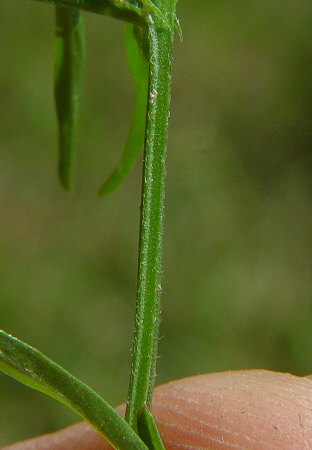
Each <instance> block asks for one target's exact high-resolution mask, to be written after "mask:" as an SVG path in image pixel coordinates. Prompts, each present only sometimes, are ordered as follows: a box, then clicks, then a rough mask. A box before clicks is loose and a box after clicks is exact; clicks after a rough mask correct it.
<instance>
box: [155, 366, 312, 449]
mask: <svg viewBox="0 0 312 450" xmlns="http://www.w3.org/2000/svg"><path fill="white" fill-rule="evenodd" d="M260 374H261V375H263V374H264V375H265V377H263V378H264V381H267V380H266V378H267V375H270V374H269V372H263V371H261V372H260ZM229 375H231V376H232V375H234V378H237V377H238V378H239V376H240V374H239V373H238V374H237V375H236V374H233V373H231V374H226V375H224V376H223V379H222V380H221V381H222V382H218V383H215V384H214V383H213V378H214V377H215V375H212V376H211V377H208V379H209V380H210V379H211V380H212V381H211V382H210V381H209V382H206V383H201V384H200V386H201V389H200V390H198V386H197V384H198V382H199V381H200V377H197V380H194V383H193V384H192V386H191V388H189V386H188V385H187V384H186V385H184V386H183V388H182V389H180V386H175V389H174V391H173V392H171V393H170V394H169V395H168V397H169V398H170V397H171V398H170V400H171V401H173V399H174V396H175V394H177V393H179V397H180V396H181V394H182V391H184V392H188V393H189V392H190V391H191V392H192V394H194V393H195V394H196V395H198V394H199V395H205V396H207V395H209V396H210V397H211V396H212V397H215V398H216V399H217V400H220V395H219V392H217V393H216V392H208V393H207V390H206V391H204V390H203V389H202V386H206V387H208V388H209V391H210V390H211V389H212V388H215V390H216V391H218V390H219V389H220V386H224V388H225V389H226V388H230V393H231V395H230V397H232V396H233V392H235V394H236V395H237V393H238V392H239V393H240V394H241V393H243V394H246V392H247V393H250V390H251V393H252V392H253V387H254V380H255V379H256V380H257V379H259V378H260V377H259V373H256V372H247V375H244V374H243V376H242V377H241V378H245V379H246V376H247V377H249V378H251V381H250V380H249V382H248V383H245V384H247V385H248V389H246V388H245V386H243V387H241V389H238V390H237V386H236V383H235V390H234V389H233V386H232V384H233V383H231V384H230V386H229V385H227V386H226V384H225V383H224V378H227V377H228V376H229ZM281 377H282V378H284V379H285V377H287V378H290V379H291V381H296V380H297V378H296V377H292V376H288V375H279V374H277V375H276V379H277V381H278V384H280V383H279V378H281ZM260 380H261V378H260ZM225 381H226V380H225ZM309 383H310V381H309V382H308V383H305V384H306V385H307V387H310V384H309ZM271 384H272V383H271ZM274 384H276V383H273V386H272V385H269V390H270V391H271V392H270V394H269V395H267V394H266V398H265V402H264V403H265V404H266V405H265V404H264V406H263V407H262V409H263V410H264V411H267V409H268V406H269V407H270V418H269V419H268V420H263V419H262V420H261V424H262V425H263V424H264V422H266V425H267V426H270V427H272V420H271V419H272V416H273V417H274V418H275V419H276V418H278V419H279V421H280V420H281V419H284V417H283V416H284V415H283V414H282V413H281V412H277V411H271V408H274V407H275V409H276V407H279V408H281V407H282V410H285V406H287V403H288V404H289V403H290V401H292V400H296V403H298V402H297V398H296V397H295V394H294V392H293V389H291V388H287V391H288V392H290V393H291V397H292V398H291V399H290V400H289V399H288V402H286V404H285V401H284V398H283V397H284V395H283V396H281V395H280V394H279V392H276V391H277V389H276V388H275V386H274ZM261 385H263V383H258V382H257V386H258V388H259V387H262V386H261ZM278 387H280V386H278ZM272 388H273V391H272ZM301 390H302V389H301ZM226 394H227V395H228V391H226ZM182 395H183V394H182ZM270 395H274V396H275V397H277V398H275V399H274V400H273V401H271V399H270V398H269V397H270ZM281 397H282V400H283V402H281ZM161 399H162V400H163V401H164V400H165V396H164V393H161ZM237 400H239V402H240V403H241V404H244V403H245V405H246V403H247V402H246V400H241V399H235V404H236V403H237ZM256 400H258V401H259V395H258V396H256ZM183 401H184V399H183ZM191 401H194V399H192V400H191ZM195 402H198V404H203V403H204V401H203V400H202V399H201V400H200V401H199V400H198V399H195ZM279 402H280V403H282V404H280V403H279ZM187 403H188V404H189V403H190V402H189V401H187ZM299 403H301V402H299ZM303 403H305V402H303ZM250 405H251V402H248V404H247V406H248V408H250ZM261 406H262V405H261ZM265 406H266V408H265ZM296 406H297V405H296ZM302 406H304V407H305V405H302ZM221 407H222V405H221ZM258 408H259V403H258V404H257V412H258ZM231 409H233V408H231ZM288 409H289V408H288ZM227 410H228V411H229V408H228V407H227ZM223 413H224V409H223ZM283 413H284V411H283ZM245 414H246V416H248V415H249V416H251V414H250V410H249V411H248V412H245ZM223 415H224V414H223ZM252 415H253V416H254V417H255V418H256V419H257V418H258V416H259V414H257V415H254V414H252ZM285 420H287V419H285ZM250 425H252V424H250V423H249V427H250ZM285 425H286V428H287V422H285V424H284V426H285ZM253 428H254V426H253ZM288 429H289V430H291V433H290V434H289V433H285V429H284V434H283V440H284V441H285V440H286V441H288V444H290V443H292V445H294V442H295V441H294V436H293V434H294V432H295V431H296V427H295V426H290V425H288ZM274 430H275V434H280V430H279V428H278V427H276V428H274ZM263 431H265V434H268V433H272V430H267V429H265V430H263ZM276 432H277V433H276ZM297 433H298V430H297ZM257 439H258V441H259V438H258V437H257ZM276 439H278V436H276ZM285 444H286V443H285ZM271 448H272V446H271ZM277 448H278V447H277ZM279 448H280V447H279ZM289 448H293V447H289Z"/></svg>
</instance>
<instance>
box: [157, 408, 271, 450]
mask: <svg viewBox="0 0 312 450" xmlns="http://www.w3.org/2000/svg"><path fill="white" fill-rule="evenodd" d="M170 408H171V409H172V410H174V411H175V413H176V415H175V417H176V418H177V417H178V416H179V415H180V416H181V418H187V420H188V422H195V425H196V424H201V425H203V426H204V428H205V430H203V431H202V433H203V432H205V436H206V435H209V429H210V430H214V431H218V432H222V433H225V434H227V435H229V436H231V437H233V436H235V437H236V438H244V439H246V440H247V441H249V442H251V443H255V444H257V443H262V444H264V442H265V441H263V440H259V438H254V437H252V436H248V435H246V432H244V433H242V432H241V433H239V432H236V431H234V430H233V429H231V430H227V429H226V428H224V427H220V426H217V425H213V424H211V423H207V422H206V421H204V420H201V419H199V418H196V419H195V420H194V419H193V418H192V417H191V416H190V413H193V412H194V411H193V410H192V411H188V415H186V414H187V413H186V412H185V413H183V412H181V411H179V410H178V409H175V408H174V407H173V406H172V405H171V407H170ZM201 415H202V413H201ZM205 417H206V418H207V419H211V418H218V416H213V415H208V414H205ZM156 419H157V416H156ZM157 423H162V421H161V420H159V419H157ZM233 423H235V424H237V425H240V421H239V420H234V421H233V420H231V425H232V424H233ZM170 426H171V425H167V427H170ZM176 426H177V425H176ZM249 428H253V429H254V430H257V429H258V426H257V425H254V426H249ZM189 430H190V432H191V433H193V434H195V435H197V434H196V433H198V432H196V431H195V428H194V427H189ZM266 433H267V434H271V432H270V431H269V430H266ZM209 436H210V439H211V434H210V435H209ZM216 441H218V440H216ZM225 443H226V444H227V445H229V442H225ZM235 448H236V447H235ZM274 448H276V449H278V447H274Z"/></svg>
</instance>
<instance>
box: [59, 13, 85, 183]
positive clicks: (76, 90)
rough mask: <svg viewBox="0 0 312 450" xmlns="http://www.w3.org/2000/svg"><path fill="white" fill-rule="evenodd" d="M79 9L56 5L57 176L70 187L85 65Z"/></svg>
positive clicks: (81, 21) (82, 30)
mask: <svg viewBox="0 0 312 450" xmlns="http://www.w3.org/2000/svg"><path fill="white" fill-rule="evenodd" d="M83 28H84V27H83V20H82V16H81V13H80V11H79V10H78V9H74V8H69V7H64V6H56V37H55V47H56V48H55V86H54V94H55V104H56V113H57V118H58V128H59V176H60V179H61V182H62V184H63V186H64V187H65V189H67V190H71V189H72V187H73V165H74V146H75V134H76V128H77V119H78V107H79V98H80V91H81V81H82V72H83V66H84V29H83Z"/></svg>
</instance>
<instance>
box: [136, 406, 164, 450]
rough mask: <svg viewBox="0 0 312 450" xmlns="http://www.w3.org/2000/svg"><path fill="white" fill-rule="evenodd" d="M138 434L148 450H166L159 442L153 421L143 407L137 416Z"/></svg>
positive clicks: (146, 409)
mask: <svg viewBox="0 0 312 450" xmlns="http://www.w3.org/2000/svg"><path fill="white" fill-rule="evenodd" d="M137 426H138V434H139V436H140V437H141V439H142V440H143V441H144V442H145V444H146V445H147V447H148V449H149V450H166V448H165V446H164V444H163V441H162V440H161V437H160V434H159V431H158V429H157V426H156V423H155V420H154V418H153V416H152V414H151V412H150V411H149V410H148V408H147V406H146V405H145V406H144V408H143V410H142V412H141V413H140V414H139V415H138V423H137Z"/></svg>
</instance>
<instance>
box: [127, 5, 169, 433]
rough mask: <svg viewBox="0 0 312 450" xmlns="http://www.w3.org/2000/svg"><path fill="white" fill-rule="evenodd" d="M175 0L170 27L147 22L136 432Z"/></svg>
mask: <svg viewBox="0 0 312 450" xmlns="http://www.w3.org/2000/svg"><path fill="white" fill-rule="evenodd" d="M175 3H176V1H175V0H158V1H157V2H156V1H155V4H156V6H157V7H158V8H159V9H160V11H161V12H162V13H163V15H164V17H166V20H168V24H169V27H167V28H161V27H159V26H158V25H156V23H155V21H154V19H153V16H152V15H150V16H149V23H148V41H149V61H150V74H149V104H148V112H147V132H146V140H145V151H144V166H143V181H142V204H141V226H140V246H139V271H138V287H137V305H136V322H135V333H134V342H133V356H132V368H131V376H130V384H129V392H128V401H127V411H126V420H127V421H128V422H129V424H130V425H131V427H133V428H134V429H135V430H137V416H138V414H139V413H140V412H141V411H142V409H143V408H144V406H145V405H147V407H148V408H150V407H151V403H152V397H153V389H154V382H155V371H156V357H157V347H158V329H159V319H160V294H161V285H160V283H161V270H162V236H163V217H164V214H163V210H164V186H165V161H166V148H167V131H168V118H169V107H170V91H171V88H170V85H171V54H172V42H173V34H174V13H175Z"/></svg>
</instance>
